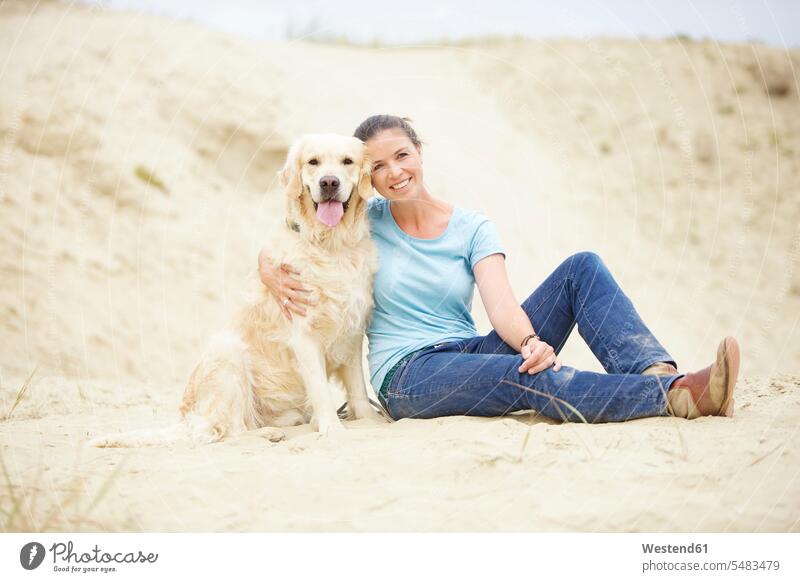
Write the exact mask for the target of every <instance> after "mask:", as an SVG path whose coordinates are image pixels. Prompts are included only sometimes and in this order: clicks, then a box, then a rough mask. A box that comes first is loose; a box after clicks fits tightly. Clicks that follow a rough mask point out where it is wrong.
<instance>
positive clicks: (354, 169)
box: [278, 135, 372, 230]
mask: <svg viewBox="0 0 800 582" xmlns="http://www.w3.org/2000/svg"><path fill="white" fill-rule="evenodd" d="M278 177H279V178H280V182H281V184H282V185H283V186H284V187H285V188H286V193H287V195H288V196H289V212H290V215H291V217H292V218H293V219H295V220H298V221H300V222H301V223H303V224H301V226H303V227H306V228H312V229H315V230H316V229H318V228H320V227H322V226H323V225H324V227H327V228H334V227H335V226H337V225H338V224H339V223H340V222H342V220H343V219H344V220H346V219H347V216H348V214H352V213H353V212H355V211H356V210H357V207H358V206H359V205H360V204H361V203H363V201H364V200H366V199H368V198H369V197H370V196H372V182H371V180H370V163H369V161H368V160H367V158H366V151H365V147H364V144H363V143H362V142H361V140H359V139H356V138H354V137H346V136H341V135H306V136H303V137H302V138H300V139H299V140H297V141H296V142H295V143H294V145H292V147H291V149H290V150H289V155H288V157H287V159H286V165H285V166H284V167H283V169H282V170H281V171H280V172H278Z"/></svg>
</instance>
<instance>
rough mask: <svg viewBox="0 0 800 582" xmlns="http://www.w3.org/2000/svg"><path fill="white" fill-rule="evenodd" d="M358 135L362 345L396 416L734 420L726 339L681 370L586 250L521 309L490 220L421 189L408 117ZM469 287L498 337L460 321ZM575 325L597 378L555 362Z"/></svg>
mask: <svg viewBox="0 0 800 582" xmlns="http://www.w3.org/2000/svg"><path fill="white" fill-rule="evenodd" d="M355 137H357V138H359V139H361V140H362V141H363V142H364V143H365V144H366V148H367V153H368V155H369V158H370V159H371V160H372V185H373V187H374V188H375V189H376V190H377V191H378V192H379V193H380V194H381V196H382V198H376V199H373V200H370V202H369V207H368V210H369V220H370V228H371V234H372V238H373V240H374V241H375V243H376V245H377V247H378V253H379V258H380V267H379V270H378V273H377V275H376V278H375V284H374V288H373V299H374V304H375V308H374V312H373V315H372V321H371V324H370V325H369V328H368V329H367V337H368V339H369V354H368V359H369V365H370V376H371V380H372V385H373V388H374V389H375V391H376V393H377V395H378V399H379V400H380V402H381V404H382V405H383V406H384V408H385V409H386V411H387V412H388V413H389V415H390V416H391V417H392V418H394V419H400V418H407V417H415V418H431V417H437V416H450V415H475V416H500V415H504V414H508V413H510V412H514V411H518V410H529V409H534V410H537V411H538V412H540V413H541V414H543V415H545V416H547V417H550V418H553V419H560V420H571V421H575V420H580V421H584V422H585V421H588V422H614V421H624V420H629V419H634V418H640V417H646V416H665V415H669V414H672V415H675V416H682V417H684V418H697V417H699V416H704V415H718V416H730V415H732V413H733V391H734V388H735V386H736V379H737V376H738V371H739V347H738V344H737V342H736V340H735V339H734V338H732V337H727V338H725V339H723V340H722V341H721V342H720V344H719V346H718V348H717V354H716V359H715V361H714V362H713V363H712V364H711V365H710V366H708V367H707V368H705V369H703V370H700V371H698V372H695V373H690V374H679V373H678V370H677V367H676V364H675V361H674V360H673V358H672V356H670V354H669V353H668V352H667V351H666V350H665V349H664V347H663V346H662V345H661V344H660V343H659V342H658V340H657V339H656V338H655V337H654V336H653V334H652V333H651V332H650V330H649V329H648V328H647V326H646V325H645V324H644V322H643V321H642V319H641V317H640V316H639V314H638V313H637V311H636V309H635V308H634V306H633V303H632V302H631V300H630V299H629V298H628V297H627V296H626V295H625V293H624V292H623V291H622V289H621V288H620V287H619V285H618V284H617V282H616V280H615V279H614V277H613V276H612V274H611V272H610V271H609V270H608V268H607V267H606V265H605V264H604V263H603V261H602V260H601V259H600V257H599V256H598V255H596V254H595V253H592V252H582V253H577V254H575V255H572V256H570V257H568V258H567V259H566V260H565V261H564V262H563V263H562V264H561V265H560V266H559V267H558V268H556V270H555V271H554V272H553V273H552V274H551V275H550V276H549V277H547V279H546V280H545V281H544V282H543V283H542V284H541V285H540V286H539V287H538V288H537V289H536V290H535V291H534V292H533V293H532V294H531V295H530V296H529V297H528V298H527V299H526V300H525V301H524V302H522V304H521V305H520V304H519V303H518V302H517V300H516V299H515V298H514V293H513V291H512V289H511V285H510V283H509V279H508V275H507V273H506V267H505V252H504V250H503V246H502V243H501V242H500V237H499V236H498V234H497V231H496V229H495V227H494V225H493V224H492V223H491V222H490V221H489V220H488V219H486V218H485V217H483V216H481V215H480V214H478V213H476V212H473V211H470V210H466V209H462V208H460V207H457V206H453V205H451V204H448V203H446V202H444V201H442V200H439V199H437V198H435V197H434V196H433V195H432V194H431V193H430V192H429V191H428V188H427V187H426V185H425V183H424V173H423V163H422V158H423V157H422V142H421V141H420V139H419V138H418V136H417V134H416V132H415V131H414V129H413V128H412V127H411V124H410V120H408V119H406V118H401V117H396V116H392V115H375V116H372V117H370V118H368V119H366V120H365V121H364V122H363V123H362V124H361V125H359V127H358V128H357V129H356V131H355ZM320 220H321V221H323V222H324V220H323V218H320ZM263 259H265V254H264V253H263V252H262V255H261V257H260V262H261V264H260V269H259V272H260V273H261V277H262V280H263V281H264V283H265V284H266V285H267V287H268V288H269V289H270V290H272V291H273V293H274V294H275V295H276V296H277V297H281V296H284V297H286V296H294V297H298V301H296V302H293V304H292V305H291V306H289V308H290V309H291V311H294V313H296V314H298V315H305V308H304V305H307V302H306V301H304V300H302V299H299V298H301V297H302V292H303V291H304V289H303V286H302V283H301V282H300V281H299V280H298V279H296V278H294V277H291V276H289V277H286V276H285V274H286V273H282V272H280V270H279V269H278V268H270V267H269V265H268V264H266V263H265V262H264V261H263ZM476 284H477V287H478V291H479V293H480V297H481V300H482V301H483V304H484V306H485V308H486V312H487V314H488V315H489V320H490V321H491V323H492V326H493V328H494V330H493V331H492V332H490V333H489V334H487V335H485V336H480V335H478V333H477V330H476V328H475V323H474V321H473V319H472V316H471V315H470V311H471V309H472V298H473V293H474V289H475V286H476ZM286 314H287V316H289V313H288V311H287V312H286ZM575 325H577V326H578V332H579V333H580V334H581V336H582V337H583V339H584V340H585V341H586V343H587V344H588V346H589V348H590V349H591V350H592V352H593V353H594V355H595V356H596V357H597V358H598V360H599V361H600V362H601V364H602V365H603V368H604V369H605V371H606V373H605V374H603V373H595V372H586V371H580V370H576V369H574V368H570V367H567V366H563V367H562V363H561V360H560V358H559V357H558V353H559V352H560V350H561V349H562V348H563V346H564V344H565V343H566V341H567V338H568V337H569V335H570V333H571V332H572V330H573V328H574V327H575Z"/></svg>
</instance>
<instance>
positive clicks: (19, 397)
mask: <svg viewBox="0 0 800 582" xmlns="http://www.w3.org/2000/svg"><path fill="white" fill-rule="evenodd" d="M38 370H39V366H38V365H37V366H36V367H35V368H34V369H33V371H32V372H31V373H30V375H29V376H28V379H27V380H25V382H24V383H23V384H22V387H21V388H20V389H19V390H17V397H16V398H15V399H14V404H12V405H11V410H9V411H8V414H6V415H5V417H4V418H3V420H8V419H9V418H11V415H12V414H14V410H16V408H17V406H19V403H20V402H22V399H23V398H25V393H26V392H27V391H28V388H30V385H31V380H33V376H34V374H36V372H37V371H38Z"/></svg>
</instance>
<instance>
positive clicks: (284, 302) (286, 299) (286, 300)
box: [283, 297, 289, 307]
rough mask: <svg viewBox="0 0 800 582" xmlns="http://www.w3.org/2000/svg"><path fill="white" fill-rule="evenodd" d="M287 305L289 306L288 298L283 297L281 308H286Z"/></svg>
mask: <svg viewBox="0 0 800 582" xmlns="http://www.w3.org/2000/svg"><path fill="white" fill-rule="evenodd" d="M288 304H289V298H288V297H284V299H283V306H284V307H286V306H287V305H288Z"/></svg>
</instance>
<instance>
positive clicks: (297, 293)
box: [258, 251, 314, 321]
mask: <svg viewBox="0 0 800 582" xmlns="http://www.w3.org/2000/svg"><path fill="white" fill-rule="evenodd" d="M298 275H300V273H299V272H297V271H296V270H295V269H293V268H292V267H291V266H289V265H287V264H286V263H280V264H275V263H273V262H272V261H271V260H270V258H269V257H268V256H267V255H266V254H265V253H264V251H262V252H261V254H259V256H258V276H259V278H260V279H261V282H262V283H263V284H264V286H265V287H266V288H267V290H269V292H270V294H272V296H273V297H274V298H275V300H276V301H277V302H278V305H279V306H280V308H281V311H282V312H283V315H284V317H286V319H288V320H289V321H291V320H292V313H296V314H297V315H301V316H305V315H306V310H305V307H304V306H313V305H314V303H313V302H312V301H311V300H310V299H309V298H308V294H309V293H311V291H310V290H308V289H306V288H305V287H303V284H302V283H301V282H300V279H297V276H298Z"/></svg>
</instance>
